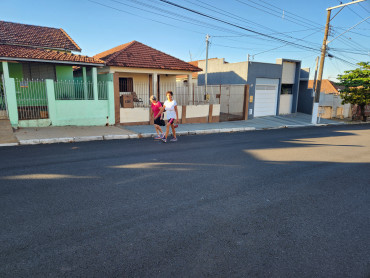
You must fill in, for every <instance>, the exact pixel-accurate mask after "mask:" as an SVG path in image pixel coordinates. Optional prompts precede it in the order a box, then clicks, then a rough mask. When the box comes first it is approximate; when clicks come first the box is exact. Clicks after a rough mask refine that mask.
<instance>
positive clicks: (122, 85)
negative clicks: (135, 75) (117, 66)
mask: <svg viewBox="0 0 370 278" xmlns="http://www.w3.org/2000/svg"><path fill="white" fill-rule="evenodd" d="M119 91H120V92H133V91H134V82H133V80H132V78H123V77H121V78H120V79H119Z"/></svg>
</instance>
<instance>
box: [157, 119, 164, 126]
mask: <svg viewBox="0 0 370 278" xmlns="http://www.w3.org/2000/svg"><path fill="white" fill-rule="evenodd" d="M154 124H155V125H159V126H165V125H166V123H165V122H164V121H163V120H162V119H161V118H157V119H155V120H154Z"/></svg>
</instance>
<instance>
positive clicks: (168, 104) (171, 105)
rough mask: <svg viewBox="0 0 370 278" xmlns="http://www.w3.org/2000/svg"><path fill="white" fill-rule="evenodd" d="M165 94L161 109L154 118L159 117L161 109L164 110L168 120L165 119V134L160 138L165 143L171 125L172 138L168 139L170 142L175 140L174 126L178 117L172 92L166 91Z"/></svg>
mask: <svg viewBox="0 0 370 278" xmlns="http://www.w3.org/2000/svg"><path fill="white" fill-rule="evenodd" d="M166 96H167V100H166V101H165V102H164V104H163V106H162V108H161V111H160V112H159V113H158V114H157V116H156V117H155V119H156V118H158V117H160V116H161V115H162V113H163V111H164V110H166V114H167V120H168V121H167V125H166V135H165V137H164V138H163V139H162V141H163V142H164V143H167V136H168V133H169V132H170V126H171V128H172V135H173V138H172V139H171V140H170V141H171V142H176V141H177V138H176V131H175V128H176V127H177V126H178V122H179V120H178V119H179V114H178V112H177V102H176V100H174V99H173V93H172V92H171V91H168V92H167V93H166ZM175 123H176V125H175Z"/></svg>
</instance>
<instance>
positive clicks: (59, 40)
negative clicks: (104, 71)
mask: <svg viewBox="0 0 370 278" xmlns="http://www.w3.org/2000/svg"><path fill="white" fill-rule="evenodd" d="M76 52H77V53H79V52H81V48H80V47H79V46H78V45H77V43H76V42H75V41H74V40H73V39H72V38H71V37H70V36H69V35H68V34H67V33H66V32H65V31H64V30H63V29H62V28H52V27H44V26H36V25H28V24H21V23H13V22H6V21H0V76H1V77H2V78H0V83H1V84H0V85H1V86H0V89H1V91H0V110H2V111H0V112H2V113H0V114H2V115H4V114H5V115H8V116H9V119H10V121H11V124H12V125H13V126H15V127H17V126H22V124H24V125H25V126H30V125H31V126H40V125H41V126H43V125H80V124H84V123H86V124H92V125H95V124H98V125H100V124H104V125H105V124H106V123H107V117H108V115H106V114H107V113H108V112H104V113H105V114H104V115H101V116H98V115H94V117H95V119H97V118H99V120H96V121H95V120H91V119H90V117H91V116H89V115H87V114H86V115H85V116H82V114H83V113H81V111H89V109H92V110H94V109H93V107H94V105H95V104H96V103H95V104H94V103H93V102H89V103H88V102H86V103H84V102H83V101H82V100H92V99H94V100H98V98H103V97H102V96H101V94H99V92H98V90H99V88H100V87H101V86H100V87H99V86H98V81H99V80H100V81H101V80H102V79H106V80H109V77H107V76H106V75H105V76H104V75H99V76H98V74H97V68H98V67H103V66H104V64H105V63H104V61H102V60H100V59H98V58H93V57H88V56H83V55H80V54H76ZM74 67H79V68H81V72H82V75H81V77H79V76H75V75H74V71H73V68H74ZM3 80H4V81H3ZM47 80H48V82H49V83H47ZM53 82H54V83H53ZM76 82H80V83H76ZM3 83H4V84H3ZM82 83H83V84H82ZM48 84H49V86H48ZM104 90H105V91H104V93H103V94H104V98H107V93H108V90H107V89H104ZM51 91H52V92H53V93H52V95H49V93H50V92H51ZM62 100H63V101H66V100H68V103H63V102H62ZM76 100H81V101H79V102H76V103H72V102H74V101H76ZM55 101H56V102H55ZM105 101H106V100H105ZM50 102H52V103H53V105H54V104H55V105H56V106H55V107H51V106H50ZM74 104H75V105H74ZM101 105H103V106H107V108H108V104H106V103H104V104H101ZM72 107H74V109H75V112H76V114H74V112H73V111H72ZM54 108H55V109H54ZM95 108H96V107H95ZM53 109H54V111H53ZM5 110H7V111H6V113H4V111H5ZM105 110H106V111H108V110H107V109H105ZM90 112H91V111H90ZM58 113H59V114H58ZM53 117H54V118H53ZM51 118H53V119H51ZM111 118H112V117H111ZM62 119H63V120H62ZM79 119H80V120H79ZM24 121H27V122H24ZM110 121H112V119H110ZM113 123H114V119H113Z"/></svg>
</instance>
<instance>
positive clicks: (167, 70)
mask: <svg viewBox="0 0 370 278" xmlns="http://www.w3.org/2000/svg"><path fill="white" fill-rule="evenodd" d="M94 58H95V59H99V60H103V61H104V62H105V66H104V67H102V68H99V70H98V72H99V73H112V74H113V76H114V99H115V112H116V123H119V122H120V119H121V118H122V113H121V112H120V111H121V110H120V109H121V108H125V107H129V108H131V107H134V106H135V107H137V106H147V105H148V104H149V98H150V96H151V95H155V96H157V98H158V100H159V101H165V98H166V91H168V90H172V91H175V86H176V76H177V75H185V76H187V77H188V78H189V79H191V78H192V77H191V76H192V74H193V73H195V72H198V71H202V69H200V68H198V67H197V66H195V65H193V64H191V63H187V62H184V61H182V60H180V59H178V58H175V57H173V56H171V55H168V54H166V53H164V52H161V51H159V50H157V49H154V48H152V47H150V46H147V45H145V44H143V43H141V42H138V41H132V42H129V43H126V44H122V45H119V46H117V47H114V48H112V49H109V50H107V51H104V52H101V53H99V54H97V55H95V56H94ZM130 95H132V100H133V103H132V102H130V100H129V101H128V102H125V101H124V99H128V98H129V97H127V96H130ZM125 96H126V97H125ZM125 104H126V106H125Z"/></svg>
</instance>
